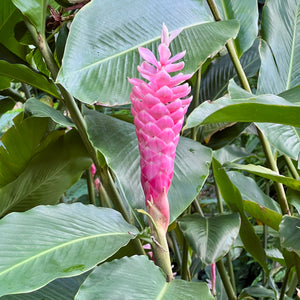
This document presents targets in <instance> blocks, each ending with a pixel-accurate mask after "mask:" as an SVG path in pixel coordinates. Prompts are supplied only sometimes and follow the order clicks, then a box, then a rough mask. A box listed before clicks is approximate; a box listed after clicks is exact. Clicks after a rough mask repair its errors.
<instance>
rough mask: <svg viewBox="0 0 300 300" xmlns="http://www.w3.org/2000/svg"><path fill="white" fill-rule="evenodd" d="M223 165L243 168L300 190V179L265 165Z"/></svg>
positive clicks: (235, 168) (229, 167) (234, 168)
mask: <svg viewBox="0 0 300 300" xmlns="http://www.w3.org/2000/svg"><path fill="white" fill-rule="evenodd" d="M223 166H224V167H225V168H227V169H232V170H242V171H246V172H249V173H252V174H255V175H258V176H261V177H263V178H267V179H270V180H273V181H275V182H280V183H282V184H284V185H286V186H288V187H290V188H292V189H294V190H297V191H300V181H299V180H296V179H294V178H292V177H286V176H283V175H280V174H278V173H276V172H275V171H272V170H270V169H268V168H265V167H263V166H257V165H252V164H249V165H239V164H235V163H225V164H224V165H223Z"/></svg>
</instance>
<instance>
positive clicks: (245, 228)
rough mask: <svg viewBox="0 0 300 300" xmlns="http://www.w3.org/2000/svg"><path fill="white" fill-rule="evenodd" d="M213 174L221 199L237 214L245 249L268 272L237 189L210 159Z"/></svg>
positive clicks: (219, 166) (219, 165) (256, 237)
mask: <svg viewBox="0 0 300 300" xmlns="http://www.w3.org/2000/svg"><path fill="white" fill-rule="evenodd" d="M212 166H213V173H214V177H215V181H216V184H217V185H218V187H219V189H220V192H221V195H222V198H223V199H224V201H225V202H226V204H227V205H228V207H229V208H230V209H231V210H232V211H233V212H239V214H240V217H241V227H240V237H241V240H242V242H243V244H244V247H245V249H246V250H247V251H248V252H249V253H250V254H251V255H252V256H253V258H254V259H255V260H256V261H258V262H259V264H260V265H261V266H262V267H263V268H264V270H265V271H266V272H268V267H267V264H266V253H265V250H264V248H263V247H262V245H261V242H260V239H259V237H258V236H257V235H256V233H255V231H254V228H253V226H252V225H251V223H250V222H249V220H248V218H247V217H246V215H245V213H244V208H243V199H242V196H241V193H240V192H239V190H238V189H237V187H236V186H235V185H234V184H233V183H232V182H231V181H230V179H229V177H228V175H227V174H226V172H225V170H224V169H223V168H222V165H221V164H220V163H219V162H218V161H217V160H216V159H215V158H213V159H212Z"/></svg>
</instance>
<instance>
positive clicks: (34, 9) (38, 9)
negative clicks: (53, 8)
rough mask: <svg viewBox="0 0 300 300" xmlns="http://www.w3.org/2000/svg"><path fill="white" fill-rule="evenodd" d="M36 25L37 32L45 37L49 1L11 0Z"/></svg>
mask: <svg viewBox="0 0 300 300" xmlns="http://www.w3.org/2000/svg"><path fill="white" fill-rule="evenodd" d="M11 1H12V2H13V3H14V5H15V6H16V7H17V8H18V9H19V10H20V11H21V12H22V14H23V15H24V16H26V17H27V18H28V20H29V21H30V22H31V23H32V24H33V25H34V27H35V28H36V30H37V32H38V33H39V34H41V35H42V36H43V35H45V27H46V13H47V5H48V0H11Z"/></svg>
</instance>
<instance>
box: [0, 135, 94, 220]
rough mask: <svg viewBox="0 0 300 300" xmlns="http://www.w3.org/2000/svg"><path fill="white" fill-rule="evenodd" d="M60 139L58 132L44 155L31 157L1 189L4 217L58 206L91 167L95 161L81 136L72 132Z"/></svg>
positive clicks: (0, 199) (45, 147) (44, 150)
mask: <svg viewBox="0 0 300 300" xmlns="http://www.w3.org/2000/svg"><path fill="white" fill-rule="evenodd" d="M59 134H60V135H61V133H59ZM58 137H59V135H58V136H57V133H54V134H53V135H52V136H51V137H50V138H49V139H48V141H46V142H44V143H43V145H44V147H41V148H42V149H40V152H38V153H35V155H33V156H32V157H29V158H28V159H29V160H30V163H29V161H28V162H27V163H26V165H24V168H23V169H22V170H19V171H18V173H17V174H15V176H16V175H17V176H16V178H15V179H13V180H12V181H10V182H8V183H6V184H5V185H3V186H2V187H1V188H0V215H1V216H3V215H5V214H7V213H8V212H11V211H24V210H27V209H30V208H32V207H34V206H37V205H40V204H56V203H58V201H59V199H60V197H61V196H62V194H63V193H64V192H65V191H66V190H67V189H68V188H69V187H70V186H72V185H73V184H74V183H75V182H76V181H77V180H78V179H79V178H80V176H81V175H82V172H83V171H84V170H86V169H87V168H89V166H90V165H91V159H90V157H89V156H88V154H87V152H86V149H85V147H84V146H83V144H82V142H81V140H80V138H79V136H78V134H77V133H76V132H74V131H73V132H72V131H71V132H69V133H68V134H66V135H64V136H61V137H60V138H58ZM47 143H49V145H48V144H47ZM23 147H24V146H23ZM20 149H22V148H20ZM16 161H18V159H16ZM1 162H3V161H1ZM3 163H4V162H3ZM5 170H6V171H7V169H5Z"/></svg>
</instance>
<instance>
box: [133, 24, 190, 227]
mask: <svg viewBox="0 0 300 300" xmlns="http://www.w3.org/2000/svg"><path fill="white" fill-rule="evenodd" d="M180 32H181V30H176V31H174V32H172V33H171V34H170V35H169V32H168V29H167V27H166V26H165V25H164V24H163V29H162V33H161V44H160V45H159V46H158V53H159V60H157V59H156V57H155V55H154V54H153V53H152V52H151V51H150V50H149V49H146V48H142V47H140V48H139V49H138V50H139V53H140V55H141V57H142V58H143V59H144V60H145V61H144V62H143V63H142V64H141V65H140V66H138V67H137V69H138V71H139V72H140V74H141V76H142V77H143V78H145V79H146V81H144V80H141V79H137V78H130V79H129V82H130V83H131V84H132V85H133V88H132V92H131V94H130V100H131V102H132V107H131V111H132V114H133V116H134V124H135V127H136V135H137V138H138V142H139V150H140V155H141V159H140V167H141V183H142V187H143V190H144V194H145V200H146V205H147V206H148V208H149V206H152V205H154V206H155V210H156V211H157V210H158V211H159V215H160V219H163V220H162V222H163V223H164V226H165V227H166V228H167V226H168V223H169V203H168V198H167V193H168V190H169V188H170V185H171V181H172V178H173V172H174V159H175V151H176V146H177V144H178V141H179V133H180V131H181V129H182V125H183V121H184V115H185V113H186V111H187V109H188V106H189V104H190V102H191V101H192V97H187V96H188V95H189V93H190V91H191V88H190V86H189V85H188V84H187V83H185V84H182V85H180V84H181V83H182V82H183V81H186V80H187V79H189V78H191V77H192V75H193V74H182V73H179V74H176V75H174V76H172V75H170V73H172V72H177V71H180V70H182V69H183V67H184V62H183V61H181V62H177V61H178V60H179V59H181V58H183V57H184V55H185V51H183V52H180V53H178V54H176V55H175V56H173V57H171V51H170V49H169V45H170V42H171V41H172V40H173V39H174V38H175V37H176V36H177V35H178V34H179V33H180Z"/></svg>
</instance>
